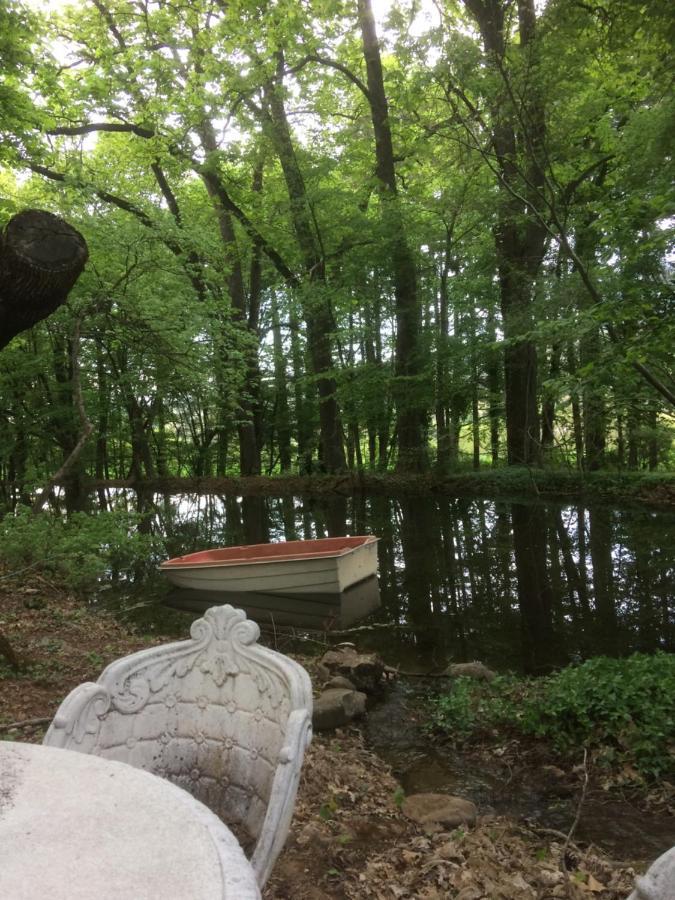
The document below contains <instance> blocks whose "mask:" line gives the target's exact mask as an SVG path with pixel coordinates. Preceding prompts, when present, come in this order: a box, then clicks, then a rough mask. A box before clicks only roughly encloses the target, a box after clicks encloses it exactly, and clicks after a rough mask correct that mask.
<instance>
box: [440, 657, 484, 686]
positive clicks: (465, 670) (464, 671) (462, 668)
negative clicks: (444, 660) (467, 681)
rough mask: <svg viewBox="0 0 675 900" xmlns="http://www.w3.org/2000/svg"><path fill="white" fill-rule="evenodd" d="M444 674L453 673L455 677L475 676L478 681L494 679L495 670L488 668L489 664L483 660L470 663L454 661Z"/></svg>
mask: <svg viewBox="0 0 675 900" xmlns="http://www.w3.org/2000/svg"><path fill="white" fill-rule="evenodd" d="M443 674H444V675H451V676H452V677H453V678H462V677H464V678H475V679H476V681H492V679H493V678H494V677H495V674H496V673H495V672H493V671H492V669H488V667H487V666H485V665H483V663H482V662H477V661H475V662H470V663H453V664H452V665H451V666H448V668H447V669H446V670H445V672H444V673H443Z"/></svg>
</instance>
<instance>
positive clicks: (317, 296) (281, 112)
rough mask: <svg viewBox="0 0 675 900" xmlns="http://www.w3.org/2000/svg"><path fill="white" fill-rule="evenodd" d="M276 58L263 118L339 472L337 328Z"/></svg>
mask: <svg viewBox="0 0 675 900" xmlns="http://www.w3.org/2000/svg"><path fill="white" fill-rule="evenodd" d="M276 59H277V72H276V77H275V79H274V80H273V81H270V82H269V83H268V84H267V86H266V88H265V101H266V115H265V121H266V123H267V125H268V130H269V132H270V137H271V139H272V142H273V144H274V148H275V150H276V152H277V156H278V157H279V162H280V164H281V169H282V171H283V174H284V180H285V182H286V188H287V190H288V196H289V199H290V206H291V210H290V211H291V220H292V222H293V227H294V230H295V236H296V238H297V241H298V245H299V247H300V252H301V253H302V257H303V263H304V268H305V272H306V276H307V282H306V284H305V285H304V286H303V288H301V291H300V300H301V303H302V311H303V318H304V320H305V324H306V326H307V345H308V349H309V359H310V361H311V365H312V375H313V376H314V378H315V380H316V386H317V391H318V395H319V426H320V434H321V448H320V456H321V460H322V463H323V465H324V467H325V468H326V470H327V471H328V472H340V471H343V470H344V469H345V468H346V462H345V455H344V448H343V445H342V425H341V422H340V407H339V405H338V399H337V385H336V382H335V378H334V377H333V375H332V369H333V351H332V341H331V334H332V332H333V331H334V323H333V318H332V315H331V311H330V307H329V305H328V285H327V283H326V267H325V261H324V258H323V253H322V250H321V246H320V243H319V239H318V236H317V235H316V232H315V224H314V222H313V215H312V210H311V204H310V200H309V198H308V196H307V190H306V186H305V181H304V179H303V177H302V172H301V171H300V166H299V165H298V159H297V156H296V153H295V148H294V146H293V139H292V136H291V129H290V126H289V124H288V118H287V116H286V109H285V106H284V100H283V75H284V57H283V53H282V52H281V51H278V52H277V53H276Z"/></svg>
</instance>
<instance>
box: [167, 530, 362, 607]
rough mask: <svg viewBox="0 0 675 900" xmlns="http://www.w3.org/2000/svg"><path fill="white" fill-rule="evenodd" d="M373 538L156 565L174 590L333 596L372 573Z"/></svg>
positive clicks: (268, 547)
mask: <svg viewBox="0 0 675 900" xmlns="http://www.w3.org/2000/svg"><path fill="white" fill-rule="evenodd" d="M377 540H378V539H377V538H376V537H372V536H371V535H361V536H356V537H334V538H319V539H318V540H313V541H282V542H280V543H276V544H248V545H246V546H242V547H220V548H218V549H216V550H200V551H199V552H198V553H189V554H187V556H176V557H174V559H169V560H166V561H165V562H163V563H161V565H160V567H159V568H160V570H161V571H162V572H164V573H165V575H166V576H167V578H168V579H169V581H171V582H172V583H173V584H175V585H176V586H177V587H182V588H189V589H192V590H200V591H230V592H231V591H244V592H247V593H249V592H253V593H264V594H292V595H294V596H295V595H298V594H339V593H341V592H342V591H345V590H347V588H349V587H351V586H352V585H354V584H358V582H360V581H363V580H365V579H366V578H370V577H371V576H373V575H375V574H376V572H377Z"/></svg>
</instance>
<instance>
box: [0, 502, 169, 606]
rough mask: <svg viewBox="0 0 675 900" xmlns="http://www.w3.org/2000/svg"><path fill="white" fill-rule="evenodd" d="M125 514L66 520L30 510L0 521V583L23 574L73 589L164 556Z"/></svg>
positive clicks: (81, 515) (157, 542)
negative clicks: (0, 571) (43, 576)
mask: <svg viewBox="0 0 675 900" xmlns="http://www.w3.org/2000/svg"><path fill="white" fill-rule="evenodd" d="M138 524H139V517H138V516H136V515H134V514H133V513H127V512H124V511H113V512H97V513H96V515H87V514H86V513H73V514H71V515H70V516H69V517H68V519H65V518H63V517H61V516H57V515H54V514H52V513H49V512H42V513H39V514H38V515H32V514H31V513H30V511H29V510H25V511H23V510H22V511H21V512H20V513H18V514H16V515H6V516H5V517H4V518H3V519H2V520H0V564H1V565H2V569H3V574H2V576H0V577H2V579H3V580H5V579H9V578H13V577H16V578H21V576H22V575H24V574H27V573H38V574H39V573H42V574H46V575H54V576H56V577H57V579H58V580H59V582H60V583H62V584H63V585H64V586H66V587H69V588H72V589H74V590H86V589H88V588H91V587H93V586H94V585H95V584H96V583H97V582H98V581H99V580H100V579H102V578H106V579H109V578H116V577H118V578H125V577H127V576H129V575H130V574H132V573H138V571H139V570H140V569H141V568H144V567H147V566H148V565H150V564H153V562H152V561H153V560H157V559H158V558H160V557H161V555H162V541H161V538H158V537H157V536H156V535H150V534H146V533H144V532H143V531H141V530H139V528H138Z"/></svg>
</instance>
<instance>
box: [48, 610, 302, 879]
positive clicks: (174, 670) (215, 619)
mask: <svg viewBox="0 0 675 900" xmlns="http://www.w3.org/2000/svg"><path fill="white" fill-rule="evenodd" d="M190 634H191V639H190V640H188V641H181V642H179V643H174V644H166V645H164V646H161V647H153V648H150V649H148V650H142V651H140V652H139V653H134V654H133V655H131V656H127V657H125V658H124V659H119V660H116V661H115V662H113V663H112V664H111V665H109V666H108V667H107V668H106V669H105V671H104V672H103V674H102V675H101V676H100V678H99V679H98V681H97V682H96V683H92V682H89V683H86V684H81V685H80V686H79V687H77V688H75V689H74V690H73V691H72V692H71V693H70V694H69V695H68V697H66V699H65V700H64V701H63V703H62V704H61V706H60V707H59V709H58V711H57V713H56V716H55V717H54V721H53V722H52V724H51V726H50V728H49V730H48V732H47V734H46V735H45V739H44V743H45V744H48V745H51V746H54V747H64V748H67V749H69V750H78V751H81V752H82V753H93V754H96V755H98V756H103V757H106V758H107V759H114V760H119V761H121V762H125V763H128V764H130V765H132V766H136V767H138V768H141V769H146V770H147V771H149V772H152V773H154V774H155V775H159V776H161V777H162V778H167V779H169V780H170V781H172V782H174V783H175V784H177V785H179V786H180V787H182V788H184V789H185V790H187V791H189V793H191V794H192V795H193V796H194V797H196V798H197V799H198V800H201V802H202V803H204V804H205V805H206V806H208V807H209V808H210V809H211V810H213V812H215V813H216V814H217V815H218V816H220V818H221V819H222V820H223V821H224V822H225V823H226V824H228V825H232V826H234V828H235V830H236V829H237V828H239V829H242V828H243V829H244V831H245V832H246V833H247V834H248V835H249V836H250V837H251V838H252V839H253V840H254V841H255V849H254V850H253V854H252V856H251V864H252V866H253V869H254V871H255V873H256V877H257V879H258V883H259V885H260V886H261V887H262V886H263V885H264V884H265V881H266V880H267V878H268V876H269V874H270V871H271V869H272V866H273V865H274V862H275V860H276V858H277V856H278V855H279V853H280V851H281V848H282V847H283V845H284V841H285V839H286V836H287V834H288V829H289V827H290V822H291V817H292V815H293V807H294V804H295V796H296V792H297V788H298V781H299V779H300V769H301V766H302V760H303V756H304V752H305V748H306V747H307V746H308V744H309V742H310V740H311V719H312V688H311V683H310V680H309V676H308V675H307V673H306V672H305V670H304V669H303V668H302V666H300V665H298V664H297V663H296V662H294V661H293V660H291V659H289V658H288V657H286V656H284V655H283V654H281V653H277V652H275V651H273V650H268V649H267V648H265V647H261V646H259V645H258V644H257V640H258V638H259V636H260V629H259V628H258V626H257V625H256V624H255V622H252V621H249V620H247V618H246V615H245V613H244V611H243V610H240V609H234V607H232V606H229V605H226V606H217V607H213V608H211V609H209V610H208V611H207V612H206V613H205V615H204V617H203V618H202V619H198V620H197V621H196V622H194V623H193V625H192V628H191V630H190Z"/></svg>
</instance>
